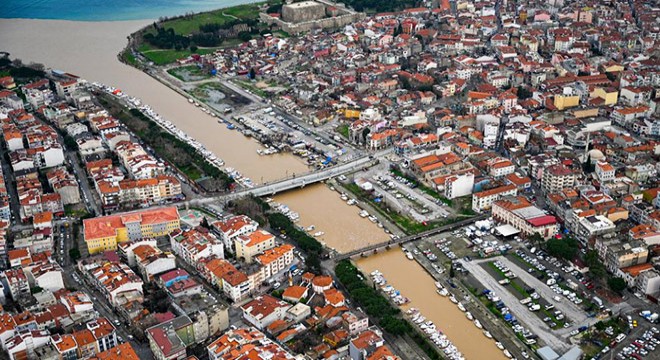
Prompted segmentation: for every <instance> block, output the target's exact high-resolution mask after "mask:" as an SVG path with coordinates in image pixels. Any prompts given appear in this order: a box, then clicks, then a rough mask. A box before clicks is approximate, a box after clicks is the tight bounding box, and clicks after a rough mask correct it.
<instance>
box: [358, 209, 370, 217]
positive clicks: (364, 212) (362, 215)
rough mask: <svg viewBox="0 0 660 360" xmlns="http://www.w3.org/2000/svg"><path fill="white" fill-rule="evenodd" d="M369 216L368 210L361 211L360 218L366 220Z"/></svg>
mask: <svg viewBox="0 0 660 360" xmlns="http://www.w3.org/2000/svg"><path fill="white" fill-rule="evenodd" d="M367 216H369V213H368V212H367V210H362V211H360V217H363V218H366V217H367Z"/></svg>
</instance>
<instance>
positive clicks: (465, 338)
mask: <svg viewBox="0 0 660 360" xmlns="http://www.w3.org/2000/svg"><path fill="white" fill-rule="evenodd" d="M357 265H358V266H359V267H360V269H362V270H363V271H364V272H365V273H367V274H368V273H371V272H372V271H374V270H379V271H380V272H381V273H383V276H384V277H385V279H387V283H388V284H390V285H392V286H393V287H394V288H396V289H397V290H399V291H400V292H401V294H402V295H403V296H405V297H407V298H409V299H410V300H411V302H410V303H408V304H407V305H405V306H404V307H403V308H402V309H403V310H407V309H409V308H411V307H414V308H416V309H419V311H420V312H421V314H422V315H424V317H426V318H427V319H428V320H431V321H433V323H434V324H435V326H437V327H438V328H439V329H440V330H441V331H442V332H443V333H444V334H445V335H447V337H448V338H449V340H451V341H452V342H453V343H454V345H456V347H457V348H458V350H459V351H460V352H462V353H463V356H465V358H466V359H489V360H490V359H506V357H505V356H504V354H503V353H502V351H501V350H500V349H498V348H497V347H496V346H495V341H494V340H492V339H488V338H487V337H486V336H485V335H484V334H483V330H479V329H478V328H477V327H476V326H474V324H473V323H472V322H470V321H469V320H468V319H467V317H465V313H463V312H462V311H460V310H459V309H458V307H457V306H456V305H454V304H453V303H452V302H451V301H449V299H448V298H446V297H443V296H440V295H438V294H437V293H436V292H435V289H436V287H435V281H434V280H433V278H432V277H431V276H430V275H429V274H428V273H427V272H426V271H425V270H424V269H423V268H422V267H421V266H420V265H419V264H418V263H417V262H416V261H412V260H408V259H407V258H406V256H405V255H404V253H403V251H401V250H400V249H398V248H396V249H392V250H389V251H387V252H383V253H380V254H377V255H373V256H370V257H368V258H362V259H360V260H358V261H357ZM411 279H414V281H411Z"/></svg>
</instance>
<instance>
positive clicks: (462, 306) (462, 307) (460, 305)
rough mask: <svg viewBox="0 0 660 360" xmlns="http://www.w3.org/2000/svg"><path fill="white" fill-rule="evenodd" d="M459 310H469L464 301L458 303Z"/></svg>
mask: <svg viewBox="0 0 660 360" xmlns="http://www.w3.org/2000/svg"><path fill="white" fill-rule="evenodd" d="M458 310H461V311H462V312H466V311H467V309H466V308H465V306H464V305H463V304H462V303H458Z"/></svg>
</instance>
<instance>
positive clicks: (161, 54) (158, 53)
mask: <svg viewBox="0 0 660 360" xmlns="http://www.w3.org/2000/svg"><path fill="white" fill-rule="evenodd" d="M215 50H216V49H215V48H209V49H197V51H196V52H195V54H200V55H206V54H211V53H212V52H214V51H215ZM142 54H143V55H144V56H145V57H146V58H147V59H149V60H150V61H153V62H154V64H156V65H165V64H170V63H173V62H175V61H176V60H177V59H181V58H185V57H188V56H190V55H192V54H193V52H192V51H190V50H147V51H143V52H142Z"/></svg>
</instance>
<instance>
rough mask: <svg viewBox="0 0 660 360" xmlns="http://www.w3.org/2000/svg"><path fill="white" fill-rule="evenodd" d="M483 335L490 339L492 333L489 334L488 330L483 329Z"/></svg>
mask: <svg viewBox="0 0 660 360" xmlns="http://www.w3.org/2000/svg"><path fill="white" fill-rule="evenodd" d="M484 335H486V337H487V338H489V339H492V338H493V335H491V333H490V331H488V330H484Z"/></svg>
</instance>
